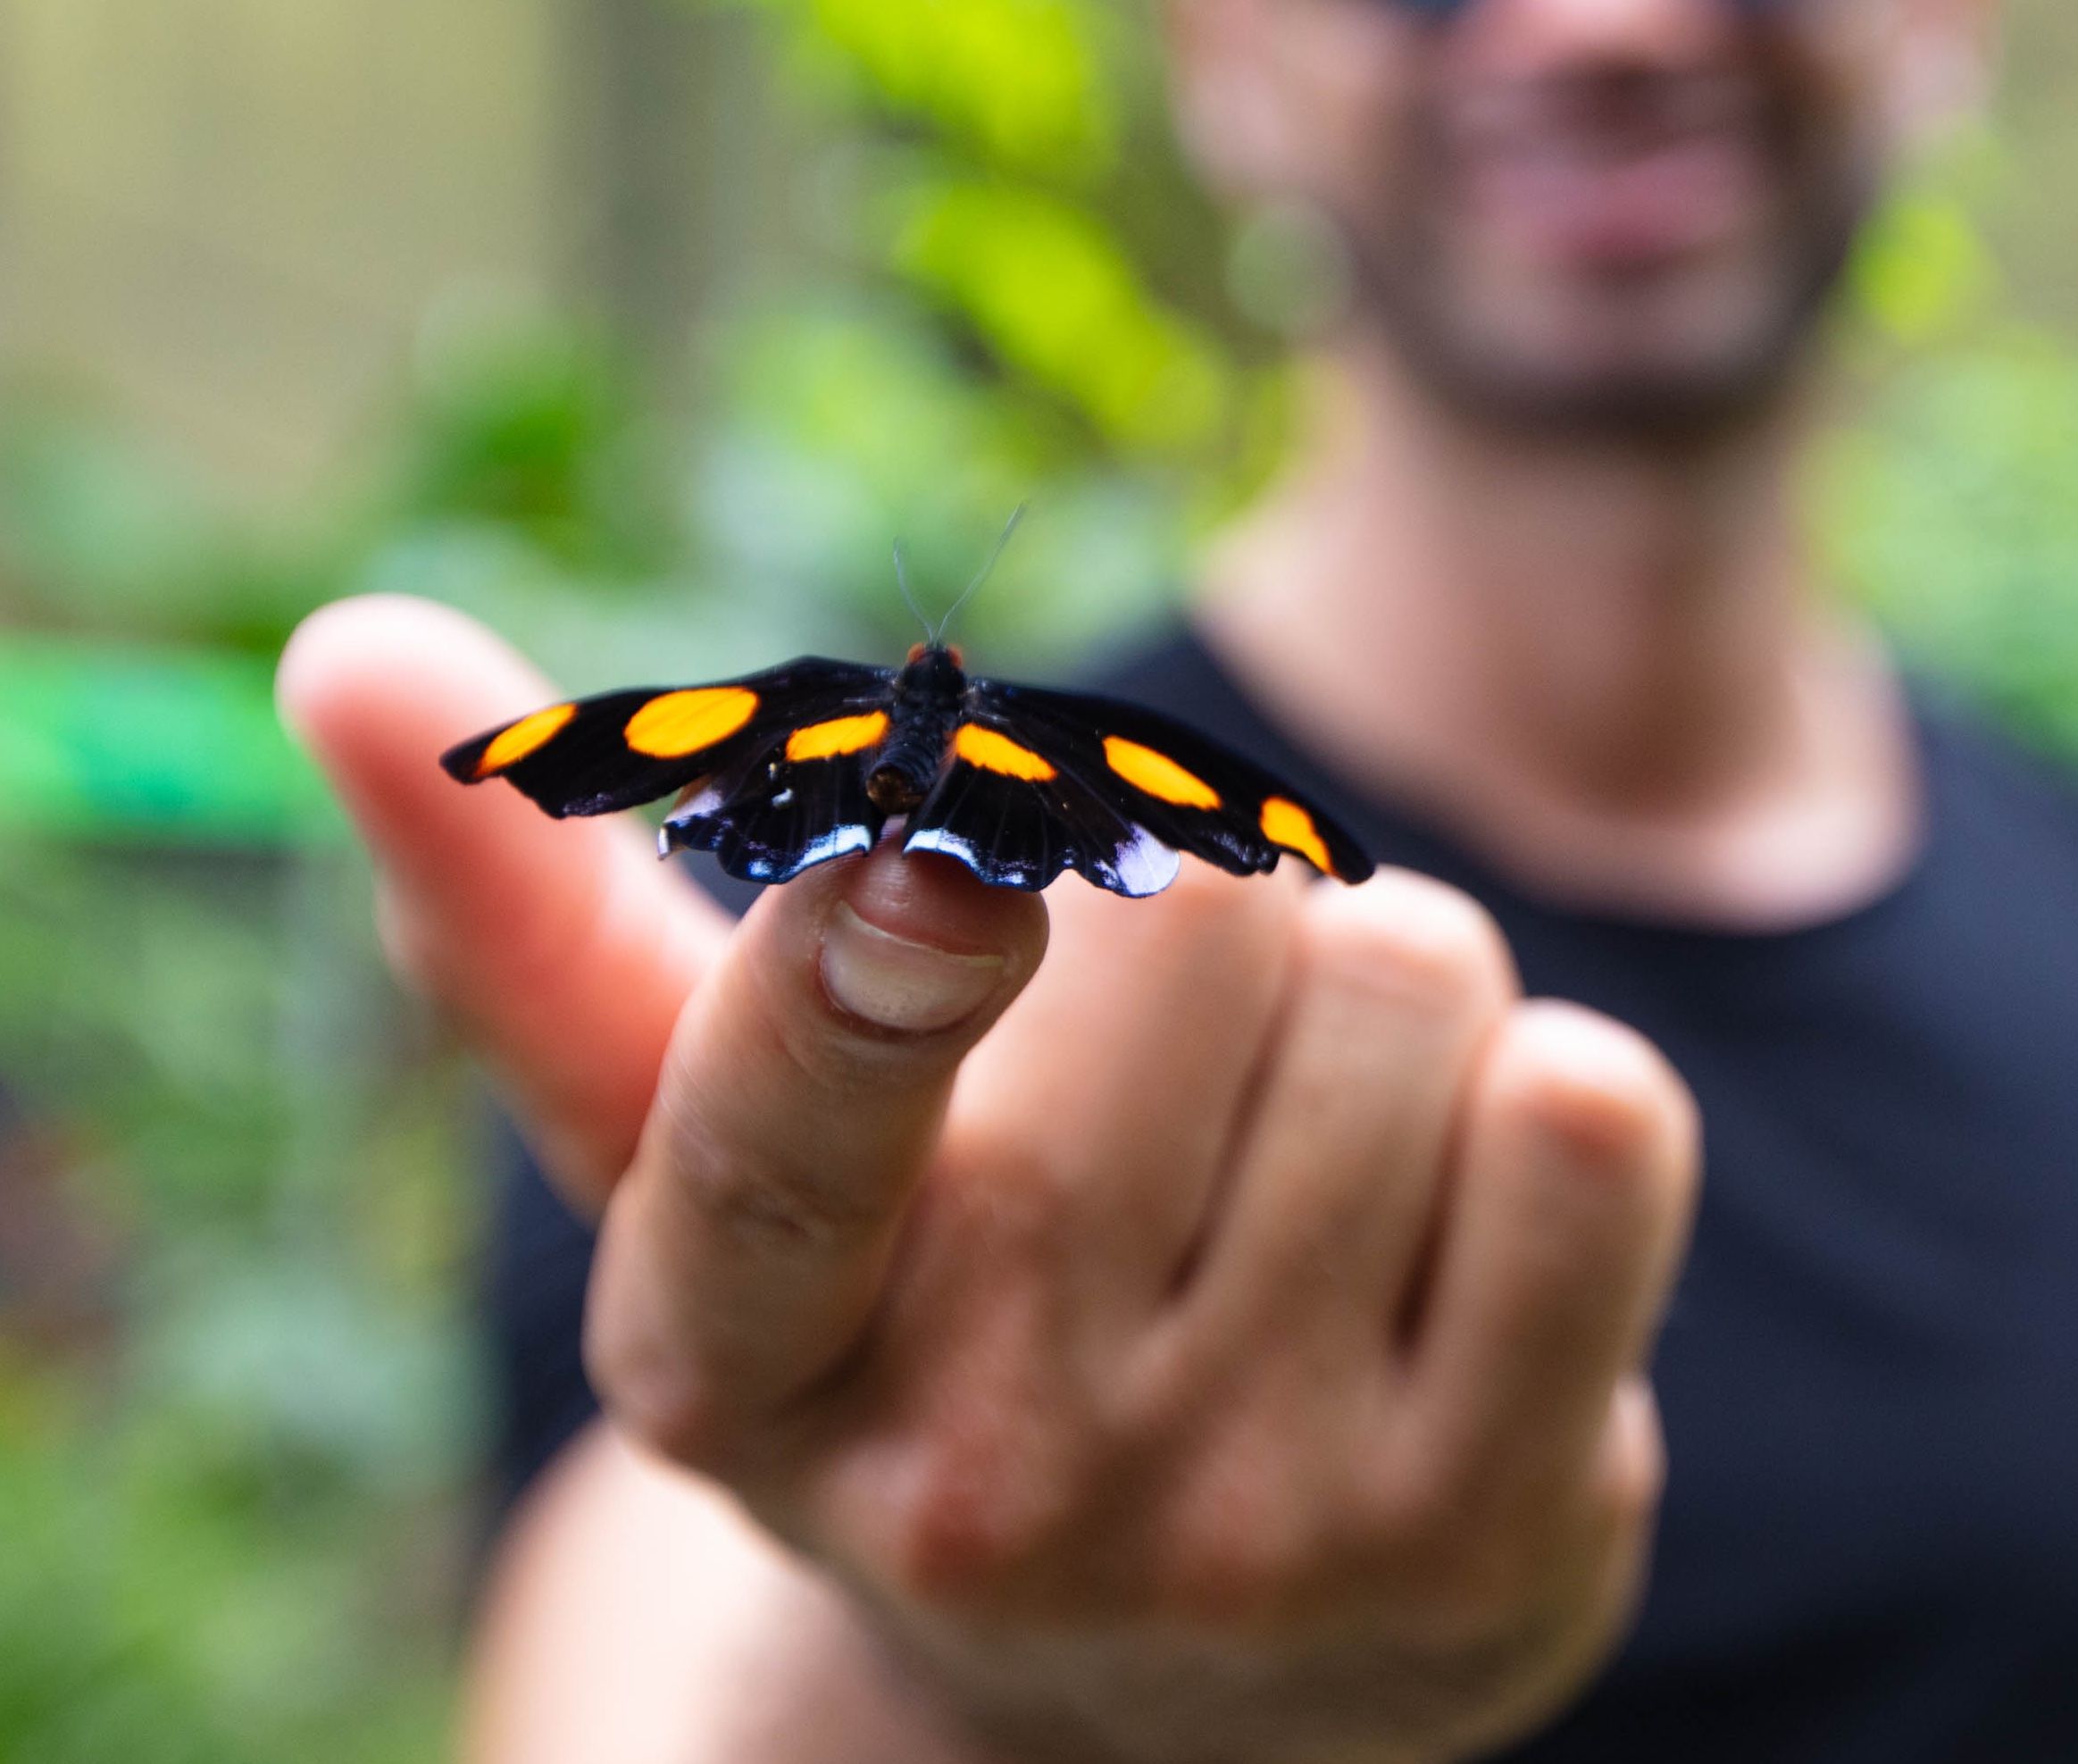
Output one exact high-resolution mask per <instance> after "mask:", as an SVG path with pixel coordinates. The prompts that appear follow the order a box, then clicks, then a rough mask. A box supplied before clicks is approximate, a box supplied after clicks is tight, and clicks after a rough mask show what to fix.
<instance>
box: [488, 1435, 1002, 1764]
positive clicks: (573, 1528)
mask: <svg viewBox="0 0 2078 1764" xmlns="http://www.w3.org/2000/svg"><path fill="white" fill-rule="evenodd" d="M469 1680H470V1683H469V1694H468V1703H467V1711H466V1725H465V1731H464V1736H463V1742H464V1743H463V1750H462V1757H463V1761H464V1764H569V1760H572V1759H596V1760H602V1764H755V1760H767V1759H770V1760H782V1759H783V1760H792V1764H971V1760H979V1759H980V1758H981V1757H982V1755H983V1754H982V1753H981V1752H980V1751H977V1750H976V1749H974V1748H973V1747H972V1745H971V1744H969V1743H963V1742H961V1741H958V1740H956V1738H955V1736H954V1735H953V1734H952V1732H951V1731H950V1730H949V1728H948V1726H947V1724H946V1723H945V1722H944V1721H943V1719H942V1718H941V1717H940V1716H939V1714H938V1712H937V1711H934V1710H931V1709H930V1708H929V1707H928V1705H927V1703H926V1702H925V1701H924V1700H923V1698H922V1696H921V1695H920V1694H919V1692H918V1687H917V1686H916V1685H914V1684H913V1683H912V1682H911V1681H910V1680H909V1679H908V1678H907V1677H906V1676H905V1675H904V1674H903V1673H901V1671H900V1670H899V1669H898V1668H896V1667H895V1666H894V1664H893V1663H892V1662H891V1661H890V1660H889V1659H888V1658H887V1657H886V1656H885V1655H884V1654H883V1653H882V1652H881V1651H880V1650H879V1649H878V1648H877V1647H876V1646H875V1645H874V1644H873V1643H872V1638H871V1636H870V1634H868V1633H867V1632H866V1631H865V1630H864V1629H863V1628H862V1627H861V1626H860V1625H859V1624H858V1622H857V1620H856V1618H855V1617H854V1615H853V1613H852V1612H851V1610H850V1609H849V1607H848V1606H847V1605H846V1603H845V1602H844V1601H843V1600H842V1599H841V1598H839V1596H838V1595H837V1594H836V1593H833V1592H832V1591H831V1590H830V1588H829V1587H828V1586H827V1585H826V1584H824V1583H823V1582H822V1581H821V1580H820V1579H819V1578H818V1577H816V1576H814V1574H812V1573H811V1572H810V1571H808V1570H806V1569H805V1568H803V1567H802V1566H801V1565H800V1564H799V1563H798V1561H797V1559H795V1558H793V1557H791V1556H789V1554H788V1553H787V1552H786V1551H783V1550H781V1549H780V1547H779V1546H778V1545H776V1544H775V1543H773V1542H772V1540H771V1539H770V1538H768V1537H767V1536H766V1535H765V1534H764V1533H763V1532H761V1531H759V1530H758V1529H757V1528H756V1527H755V1526H753V1525H752V1524H750V1523H749V1521H748V1520H747V1518H746V1517H744V1514H743V1512H742V1509H740V1508H739V1507H738V1506H737V1505H736V1504H735V1503H734V1502H733V1501H730V1499H729V1498H728V1497H727V1496H726V1495H724V1494H723V1493H722V1492H720V1491H719V1490H717V1489H715V1488H714V1487H713V1486H712V1485H711V1484H705V1483H704V1482H702V1481H701V1480H699V1479H698V1478H697V1477H695V1476H690V1475H688V1474H687V1473H686V1472H683V1471H676V1470H672V1469H671V1468H669V1467H666V1466H665V1465H663V1464H662V1463H661V1462H659V1461H658V1460H657V1459H654V1458H646V1457H643V1456H641V1455H640V1454H638V1453H637V1452H636V1451H635V1450H632V1449H631V1448H630V1447H629V1446H628V1445H627V1444H626V1443H624V1442H622V1441H621V1440H619V1439H617V1438H616V1437H615V1436H614V1435H613V1434H612V1432H611V1431H609V1430H608V1429H607V1428H605V1426H603V1425H595V1426H593V1427H592V1428H591V1429H590V1430H589V1431H588V1432H587V1433H586V1434H584V1435H583V1436H581V1437H580V1439H578V1440H577V1441H575V1442H572V1445H571V1447H570V1448H569V1449H568V1450H566V1451H565V1452H564V1453H563V1455H562V1457H561V1458H560V1459H558V1460H557V1462H556V1463H555V1466H554V1467H552V1468H551V1469H550V1470H549V1472H548V1473H547V1475H546V1476H544V1477H543V1479H542V1481H541V1483H540V1484H539V1485H538V1487H537V1488H536V1489H535V1490H534V1491H533V1492H532V1493H531V1494H530V1497H529V1499H528V1501H526V1503H525V1504H524V1505H523V1506H522V1509H520V1510H519V1512H518V1513H517V1514H516V1515H515V1516H514V1517H513V1522H512V1524H511V1526H510V1527H509V1528H508V1531H507V1534H506V1535H505V1538H504V1540H503V1542H502V1543H501V1546H500V1549H499V1551H498V1558H497V1566H496V1568H495V1571H494V1573H493V1575H492V1576H491V1578H490V1581H489V1584H488V1587H487V1589H486V1592H485V1598H484V1603H483V1607H482V1609H481V1612H480V1617H479V1620H478V1624H477V1634H476V1642H475V1646H474V1649H473V1653H472V1661H471V1667H470V1674H469Z"/></svg>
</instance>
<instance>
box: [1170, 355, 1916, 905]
mask: <svg viewBox="0 0 2078 1764" xmlns="http://www.w3.org/2000/svg"><path fill="white" fill-rule="evenodd" d="M1330 368H1331V371H1330V372H1327V373H1323V375H1322V376H1320V378H1321V382H1322V388H1323V390H1322V394H1321V401H1320V402H1321V408H1320V411H1319V414H1318V418H1317V421H1316V424H1315V430H1314V439H1313V442H1312V445H1311V446H1310V447H1309V448H1308V449H1307V450H1306V454H1305V455H1304V456H1303V459H1302V463H1301V464H1300V465H1299V466H1298V469H1297V470H1296V471H1295V472H1294V473H1293V475H1292V477H1291V478H1290V480H1289V482H1288V483H1287V485H1286V486H1285V487H1284V489H1282V490H1281V493H1280V494H1278V495H1277V496H1275V497H1273V498H1272V499H1271V501H1270V502H1269V503H1268V504H1267V506H1265V507H1264V510H1263V512H1262V513H1261V514H1259V515H1258V516H1257V517H1256V518H1255V519H1254V520H1252V521H1251V522H1250V523H1248V525H1247V526H1246V527H1245V528H1244V529H1242V530H1241V531H1239V532H1238V533H1237V534H1236V535H1235V536H1234V537H1233V539H1231V542H1230V543H1229V544H1227V545H1226V546H1225V547H1224V548H1223V549H1222V550H1221V552H1220V553H1219V554H1218V555H1217V556H1216V557H1215V559H1214V564H1213V569H1212V579H1213V586H1214V596H1213V598H1212V600H1211V602H1210V603H1209V605H1208V606H1207V608H1206V614H1205V617H1206V626H1207V629H1208V631H1209V633H1210V635H1211V637H1212V640H1214V643H1215V644H1217V645H1218V646H1219V647H1220V648H1223V650H1224V651H1225V653H1226V654H1227V656H1228V658H1229V659H1230V661H1231V664H1232V665H1234V667H1235V670H1236V672H1237V673H1239V674H1240V675H1241V676H1242V677H1243V679H1244V680H1245V681H1247V682H1248V683H1249V684H1250V686H1251V687H1252V688H1253V690H1256V691H1257V692H1258V693H1259V694H1260V695H1262V696H1264V698H1267V699H1269V700H1270V701H1271V702H1272V703H1273V707H1274V708H1275V709H1276V710H1277V711H1278V712H1279V714H1280V715H1281V716H1282V718H1283V719H1284V720H1285V721H1287V722H1288V723H1291V724H1292V725H1293V726H1295V727H1296V728H1297V729H1298V732H1299V733H1300V734H1301V735H1302V736H1303V737H1304V738H1305V739H1306V740H1308V741H1309V742H1310V743H1312V744H1313V745H1314V746H1315V747H1316V748H1319V749H1321V750H1323V752H1325V753H1327V754H1328V755H1329V756H1330V757H1331V758H1333V759H1335V760H1337V761H1338V762H1339V764H1340V765H1342V767H1343V768H1344V769H1345V770H1346V771H1349V772H1352V773H1355V774H1356V775H1357V776H1359V777H1361V778H1364V780H1366V781H1367V782H1370V783H1372V784H1373V786H1374V787H1375V788H1377V789H1379V790H1381V793H1384V794H1387V795H1390V796H1392V797H1394V798H1398V799H1400V800H1403V801H1408V802H1411V803H1412V804H1413V805H1414V806H1415V807H1418V808H1420V809H1421V810H1423V812H1425V813H1426V814H1428V815H1430V816H1431V818H1434V819H1439V820H1441V821H1443V822H1445V823H1448V824H1449V825H1450V827H1451V828H1452V830H1453V831H1455V832H1457V833H1458V834H1459V835H1460V836H1462V837H1464V838H1465V839H1466V840H1469V841H1470V842H1472V843H1473V844H1474V845H1476V846H1479V847H1482V848H1484V849H1487V850H1488V851H1489V853H1490V855H1492V856H1494V857H1497V858H1498V859H1499V860H1500V861H1502V862H1503V863H1504V864H1506V865H1508V866H1509V867H1511V868H1512V869H1514V870H1515V871H1517V872H1518V873H1523V874H1524V875H1525V878H1526V879H1530V880H1534V881H1536V882H1540V883H1541V884H1542V885H1543V886H1545V887H1547V888H1548V889H1552V890H1557V891H1559V892H1562V893H1566V894H1572V895H1576V896H1581V895H1584V896H1588V897H1593V898H1597V899H1616V898H1621V899H1623V900H1625V901H1627V902H1629V903H1630V904H1634V905H1646V906H1649V907H1653V908H1655V909H1658V910H1667V911H1675V912H1682V913H1701V914H1703V915H1708V916H1712V917H1728V918H1732V919H1736V920H1741V921H1754V922H1760V921H1768V922H1773V921H1776V920H1780V919H1784V918H1792V919H1793V918H1797V917H1799V916H1807V915H1811V914H1814V913H1822V912H1823V911H1826V910H1828V909H1829V908H1832V907H1838V906H1840V905H1844V904H1846V902H1847V901H1848V900H1849V899H1851V898H1852V897H1853V896H1854V895H1856V894H1857V892H1861V893H1866V892H1869V891H1873V890H1874V889H1876V888H1878V887H1880V886H1881V885H1882V882H1883V881H1884V880H1886V879H1888V878H1889V877H1890V875H1892V874H1895V872H1896V870H1897V869H1899V868H1900V867H1902V865H1903V864H1904V862H1905V861H1907V857H1908V854H1909V850H1910V847H1911V843H1912V839H1913V834H1914V821H1913V814H1912V791H1911V777H1910V767H1909V765H1908V763H1907V759H1906V757H1905V751H1906V745H1905V742H1904V740H1903V732H1902V727H1901V722H1902V719H1901V718H1900V716H1899V713H1898V707H1897V704H1896V699H1895V695H1894V693H1893V692H1892V690H1890V684H1889V681H1888V678H1887V675H1886V674H1885V673H1884V672H1883V670H1882V665H1881V664H1880V663H1879V662H1877V661H1876V660H1875V659H1874V653H1873V648H1872V646H1870V645H1868V644H1867V643H1866V642H1865V640H1862V639H1861V638H1860V637H1859V635H1858V634H1857V633H1855V632H1853V631H1850V630H1849V628H1848V627H1847V626H1846V624H1845V623H1844V622H1843V621H1840V620H1838V619H1836V618H1834V617H1832V616H1830V615H1828V614H1826V613H1825V611H1824V610H1823V608H1822V607H1821V606H1819V605H1818V604H1817V602H1816V597H1815V595H1814V594H1813V593H1812V591H1811V582H1810V578H1811V571H1810V569H1809V566H1808V562H1807V555H1806V552H1805V549H1804V547H1803V545H1802V543H1801V540H1800V538H1799V535H1798V523H1797V521H1796V518H1795V511H1794V506H1793V502H1794V498H1793V495H1792V490H1791V486H1790V463H1791V456H1792V455H1793V452H1794V443H1795V439H1796V436H1797V432H1798V427H1799V424H1798V414H1797V412H1796V411H1795V410H1794V409H1793V408H1790V406H1789V405H1788V404H1787V403H1785V405H1784V406H1783V407H1782V408H1779V409H1777V410H1774V411H1772V412H1769V413H1767V414H1764V415H1761V416H1758V417H1757V418H1756V419H1755V420H1753V421H1751V422H1748V423H1746V424H1745V425H1743V426H1741V427H1740V428H1738V429H1736V430H1730V429H1728V430H1726V431H1723V432H1720V433H1717V434H1715V435H1712V436H1710V437H1708V438H1706V439H1681V440H1676V441H1668V442H1665V443H1660V444H1652V445H1648V444H1645V443H1642V442H1627V443H1615V442H1612V443H1606V444H1582V443H1581V442H1580V441H1579V440H1577V439H1566V438H1563V437H1561V438H1548V437H1525V436H1524V435H1523V434H1521V433H1519V432H1503V431H1498V430H1496V429H1491V428H1482V427H1481V426H1480V425H1478V424H1476V423H1474V422H1469V421H1466V420H1465V419H1463V418H1461V417H1459V416H1456V415H1455V414H1451V413H1448V412H1444V411H1441V410H1439V409H1438V408H1437V407H1436V406H1435V405H1433V404H1432V403H1431V402H1429V401H1428V400H1427V399H1426V398H1425V397H1424V396H1423V394H1422V393H1421V392H1420V391H1419V390H1418V389H1415V387H1413V386H1412V385H1411V384H1410V383H1409V382H1408V381H1407V380H1406V378H1405V377H1404V376H1403V375H1402V374H1400V373H1399V372H1398V370H1397V367H1396V364H1394V363H1393V362H1392V361H1391V360H1390V358H1388V357H1385V356H1383V355H1380V354H1378V353H1376V352H1371V351H1365V350H1364V349H1362V348H1358V347H1350V348H1347V349H1345V350H1344V351H1342V352H1340V354H1339V355H1338V356H1337V357H1336V358H1335V359H1334V360H1333V362H1332V363H1331V364H1330ZM1792 834H1793V835H1794V837H1793V838H1792ZM1791 846H1794V847H1795V848H1796V849H1797V856H1796V859H1795V861H1794V862H1792V863H1790V865H1789V866H1788V870H1787V872H1785V871H1784V870H1783V867H1782V865H1783V859H1784V857H1785V853H1786V850H1787V849H1788V848H1790V847H1791Z"/></svg>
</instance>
